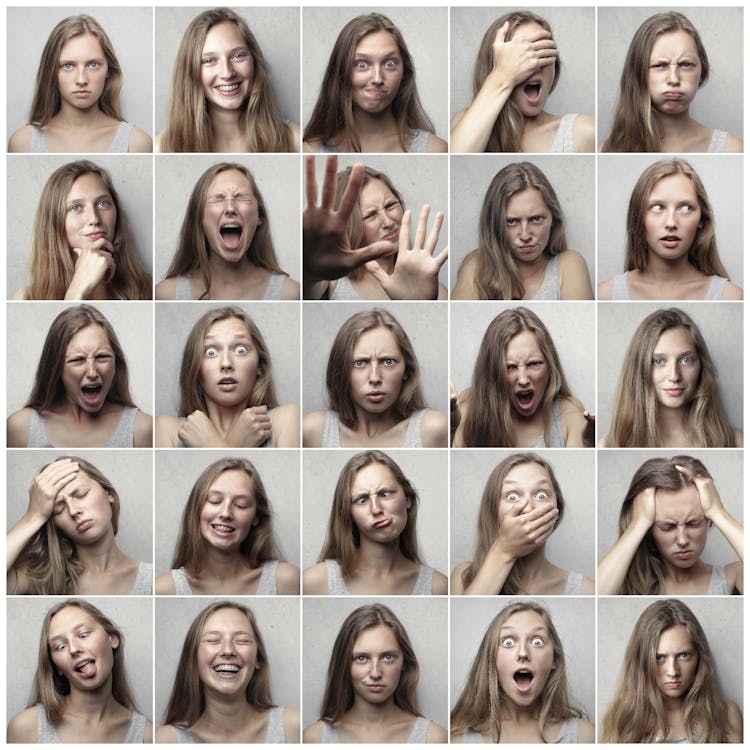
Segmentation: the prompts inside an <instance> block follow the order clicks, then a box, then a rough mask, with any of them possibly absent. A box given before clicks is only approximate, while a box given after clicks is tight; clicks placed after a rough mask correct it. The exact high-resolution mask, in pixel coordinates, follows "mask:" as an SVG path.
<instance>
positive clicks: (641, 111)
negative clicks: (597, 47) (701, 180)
mask: <svg viewBox="0 0 750 750" xmlns="http://www.w3.org/2000/svg"><path fill="white" fill-rule="evenodd" d="M708 69H709V66H708V55H707V54H706V50H705V48H704V46H703V42H702V41H701V38H700V36H699V34H698V31H697V30H696V28H695V26H693V24H692V23H691V21H690V20H689V19H688V18H686V17H685V16H683V15H682V13H677V12H676V11H670V12H668V13H657V14H656V15H653V16H650V17H649V18H647V19H646V20H645V21H644V22H643V23H642V24H641V25H640V26H639V27H638V30H637V31H636V32H635V36H634V37H633V40H632V41H631V42H630V47H629V48H628V52H627V55H626V56H625V64H624V65H623V69H622V77H621V78H620V98H619V100H618V102H617V107H616V109H615V115H614V120H613V122H612V130H611V131H610V134H609V137H608V138H607V140H606V141H604V143H603V144H602V148H601V150H602V151H661V152H663V153H686V152H696V151H700V152H708V153H721V152H724V151H742V141H741V140H740V139H739V138H737V137H735V136H733V135H731V134H729V133H727V132H726V131H723V130H713V129H711V128H708V127H706V126H705V125H702V124H701V123H700V122H698V121H697V120H694V119H693V118H692V117H691V116H690V104H691V103H692V101H693V99H694V98H695V95H696V94H697V93H698V89H699V88H700V87H701V86H702V85H703V84H704V83H705V82H706V81H707V80H708Z"/></svg>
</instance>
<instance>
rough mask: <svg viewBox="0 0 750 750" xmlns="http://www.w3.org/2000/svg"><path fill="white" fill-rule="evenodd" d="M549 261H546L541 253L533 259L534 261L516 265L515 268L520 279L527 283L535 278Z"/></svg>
mask: <svg viewBox="0 0 750 750" xmlns="http://www.w3.org/2000/svg"><path fill="white" fill-rule="evenodd" d="M548 262H549V260H548V259H547V256H546V255H545V254H544V253H542V254H541V255H540V256H539V257H538V258H535V259H534V260H532V261H530V262H528V263H526V262H523V263H518V262H517V263H516V267H517V268H518V273H519V275H520V277H521V278H522V279H523V280H524V281H527V280H528V279H531V278H533V277H534V276H536V275H537V274H538V273H539V272H540V271H543V270H544V269H545V268H546V267H547V263H548Z"/></svg>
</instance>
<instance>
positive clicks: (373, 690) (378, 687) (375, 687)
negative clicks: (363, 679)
mask: <svg viewBox="0 0 750 750" xmlns="http://www.w3.org/2000/svg"><path fill="white" fill-rule="evenodd" d="M365 687H366V688H367V689H368V690H369V691H370V692H371V693H382V692H383V691H384V690H385V685H380V684H378V685H365Z"/></svg>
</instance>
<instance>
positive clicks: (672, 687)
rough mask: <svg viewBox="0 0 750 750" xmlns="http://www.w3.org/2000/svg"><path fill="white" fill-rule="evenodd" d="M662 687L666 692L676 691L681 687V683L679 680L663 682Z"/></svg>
mask: <svg viewBox="0 0 750 750" xmlns="http://www.w3.org/2000/svg"><path fill="white" fill-rule="evenodd" d="M664 685H665V687H666V688H667V689H668V690H676V689H677V688H679V687H680V686H681V685H682V682H680V681H679V680H673V681H672V682H665V683H664Z"/></svg>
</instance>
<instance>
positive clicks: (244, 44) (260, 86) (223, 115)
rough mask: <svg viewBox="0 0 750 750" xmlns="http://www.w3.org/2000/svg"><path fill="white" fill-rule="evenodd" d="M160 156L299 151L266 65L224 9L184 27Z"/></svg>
mask: <svg viewBox="0 0 750 750" xmlns="http://www.w3.org/2000/svg"><path fill="white" fill-rule="evenodd" d="M156 145H157V150H158V151H163V152H167V151H174V152H184V151H202V152H206V151H213V152H257V151H273V152H282V151H298V150H299V126H298V125H297V123H293V122H288V121H285V120H284V119H283V118H282V116H281V112H280V111H279V106H278V104H277V103H276V95H275V93H274V91H273V86H272V85H271V74H270V71H269V67H268V63H267V62H266V59H265V58H264V57H263V53H262V52H261V49H260V46H259V45H258V42H257V40H256V39H255V37H254V36H253V33H252V32H251V31H250V29H249V27H248V25H247V23H245V20H244V19H243V18H242V17H241V16H239V15H237V14H236V13H235V12H234V11H232V10H229V8H213V9H211V10H206V11H203V13H200V14H199V15H197V16H196V17H195V18H194V19H193V20H192V21H191V22H190V25H189V26H188V27H187V29H186V30H185V34H184V36H183V37H182V42H181V43H180V49H179V51H178V53H177V60H176V61H175V65H174V74H173V76H172V92H171V94H170V98H169V105H168V110H167V125H166V128H165V129H164V132H163V133H161V134H160V135H159V136H157V139H156Z"/></svg>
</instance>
